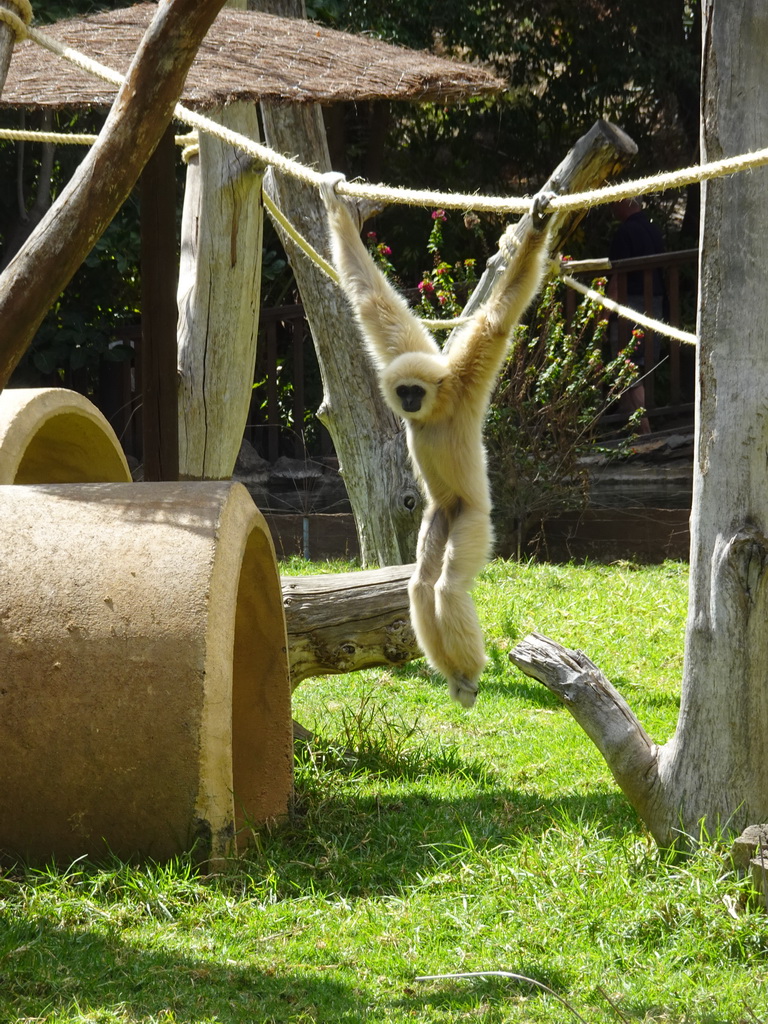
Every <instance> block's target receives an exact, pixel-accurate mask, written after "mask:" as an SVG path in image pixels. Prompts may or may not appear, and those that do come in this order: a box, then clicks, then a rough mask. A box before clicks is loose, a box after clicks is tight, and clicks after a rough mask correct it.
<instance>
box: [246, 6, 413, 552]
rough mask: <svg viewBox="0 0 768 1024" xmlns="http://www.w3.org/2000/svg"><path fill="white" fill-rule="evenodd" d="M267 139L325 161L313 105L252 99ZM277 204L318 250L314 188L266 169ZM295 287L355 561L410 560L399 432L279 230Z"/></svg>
mask: <svg viewBox="0 0 768 1024" xmlns="http://www.w3.org/2000/svg"><path fill="white" fill-rule="evenodd" d="M250 6H251V7H252V8H255V9H257V10H261V11H267V12H268V13H271V14H279V15H283V16H287V17H302V16H303V15H304V5H303V3H302V0H259V2H257V3H253V2H252V3H251V4H250ZM261 110H262V117H263V121H264V134H265V137H266V141H267V144H268V145H269V146H271V147H272V148H273V149H276V150H278V151H279V152H281V153H288V154H290V155H292V156H297V158H298V159H299V160H300V161H301V162H302V163H305V164H309V165H310V166H314V167H316V168H317V169H318V170H321V171H323V170H325V171H328V170H330V169H331V163H330V157H329V155H328V143H327V139H326V133H325V125H324V123H323V114H322V109H321V107H320V106H319V105H316V104H304V103H302V104H297V103H290V104H289V103H262V104H261ZM266 185H267V188H268V190H269V193H270V195H271V196H272V198H273V199H274V201H275V203H276V204H277V206H278V207H279V208H280V209H281V210H282V212H283V213H284V214H285V215H286V217H287V218H288V219H289V220H290V221H291V223H292V224H294V225H295V226H296V227H297V228H298V230H299V231H300V232H301V233H302V234H303V235H304V237H305V238H307V239H308V240H309V241H310V242H311V243H312V245H313V246H314V247H315V248H316V249H317V250H318V251H320V252H324V251H326V250H327V229H326V217H325V208H324V207H323V203H322V201H321V199H320V195H319V193H318V191H317V189H316V188H312V187H311V186H308V185H305V184H303V183H302V182H299V181H296V180H295V179H293V178H288V177H287V176H285V175H282V174H274V173H273V172H272V171H270V172H269V174H268V175H267V180H266ZM283 244H284V245H285V249H286V252H287V254H288V258H289V260H290V262H291V266H292V268H293V272H294V274H295V276H296V282H297V284H298V287H299V292H300V294H301V299H302V302H303V304H304V309H305V311H306V314H307V319H308V320H309V324H310V328H311V330H312V338H313V340H314V344H315V350H316V352H317V358H318V362H319V364H320V374H321V376H322V381H323V402H322V405H321V407H320V409H319V410H318V417H319V418H320V420H322V422H323V423H324V424H325V426H326V427H327V428H328V430H329V432H330V434H331V437H332V438H333V443H334V447H335V449H336V454H337V455H338V457H339V463H340V468H341V472H342V474H343V476H344V482H345V484H346V486H347V493H348V494H349V500H350V502H351V504H352V508H353V511H354V513H355V523H356V525H357V533H358V539H359V542H360V553H361V558H362V560H363V563H364V564H365V565H370V564H372V563H378V564H379V565H396V564H400V563H402V562H410V561H411V560H412V559H413V557H414V553H415V550H416V535H417V533H418V527H419V522H420V519H421V508H422V501H421V495H420V493H419V490H418V487H417V485H416V482H415V480H414V478H413V474H412V472H411V469H410V466H409V464H408V454H407V451H406V446H405V434H404V431H403V428H402V425H401V424H400V422H399V420H398V419H397V417H395V416H394V415H393V413H392V412H391V411H390V410H389V409H388V408H387V406H386V405H385V404H384V401H383V399H382V397H381V393H380V392H379V388H378V384H377V382H376V376H375V373H374V371H373V369H372V368H371V365H370V363H369V361H368V356H367V354H366V352H365V349H364V346H363V341H362V339H361V337H360V332H359V330H358V327H357V324H356V322H355V320H354V317H353V316H352V313H351V310H350V308H349V306H348V304H347V302H346V300H345V298H344V296H343V295H342V293H341V291H340V290H339V289H338V288H337V287H336V285H335V284H333V282H331V281H329V280H328V278H327V277H326V276H325V274H323V272H322V271H321V270H319V269H318V267H316V266H315V265H314V263H311V262H310V261H309V260H308V259H307V257H306V256H305V255H304V254H303V253H302V252H301V251H300V250H299V248H298V247H297V246H296V245H295V243H293V242H292V241H291V240H290V238H287V237H284V236H283Z"/></svg>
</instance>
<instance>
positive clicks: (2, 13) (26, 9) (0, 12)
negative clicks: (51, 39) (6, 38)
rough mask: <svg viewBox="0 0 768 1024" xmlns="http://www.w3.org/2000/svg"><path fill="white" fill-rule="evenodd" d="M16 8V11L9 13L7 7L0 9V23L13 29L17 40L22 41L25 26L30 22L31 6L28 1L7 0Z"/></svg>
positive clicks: (25, 32) (25, 33) (25, 29)
mask: <svg viewBox="0 0 768 1024" xmlns="http://www.w3.org/2000/svg"><path fill="white" fill-rule="evenodd" d="M9 2H10V3H11V4H13V5H14V6H15V7H16V10H17V11H18V12H19V13H18V14H17V13H16V11H9V10H8V8H7V7H0V21H4V22H5V24H6V25H8V26H9V27H10V28H12V29H13V32H14V35H15V36H16V38H17V39H23V38H24V36H26V35H27V26H28V25H29V23H30V21H32V4H31V3H30V2H29V0H9Z"/></svg>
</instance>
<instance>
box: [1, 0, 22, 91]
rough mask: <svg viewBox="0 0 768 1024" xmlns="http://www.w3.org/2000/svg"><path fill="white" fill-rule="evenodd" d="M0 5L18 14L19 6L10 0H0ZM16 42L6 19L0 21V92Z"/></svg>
mask: <svg viewBox="0 0 768 1024" xmlns="http://www.w3.org/2000/svg"><path fill="white" fill-rule="evenodd" d="M0 7H4V8H5V9H6V10H7V11H10V12H11V14H15V15H16V16H17V17H18V16H19V8H18V6H17V5H16V4H15V3H12V2H11V0H0ZM15 42H16V33H15V32H14V30H13V28H12V27H11V25H10V24H9V23H8V22H7V21H0V93H2V91H3V86H4V85H5V79H6V77H7V75H8V68H9V67H10V65H11V57H12V56H13V44H14V43H15Z"/></svg>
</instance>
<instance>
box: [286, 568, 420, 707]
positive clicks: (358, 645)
mask: <svg viewBox="0 0 768 1024" xmlns="http://www.w3.org/2000/svg"><path fill="white" fill-rule="evenodd" d="M412 572H413V566H412V565H397V566H392V567H390V568H386V569H374V570H371V571H369V572H344V573H331V574H328V575H323V576H289V577H284V578H283V581H282V587H283V605H284V607H285V618H286V624H287V627H288V657H289V662H290V667H291V687H292V688H293V689H296V687H297V686H298V684H299V683H300V682H301V681H302V679H306V678H307V677H308V676H324V675H335V674H338V673H341V672H355V671H357V670H358V669H361V668H370V667H372V666H373V665H387V666H392V665H403V664H405V662H407V661H410V660H411V659H412V658H418V657H420V656H421V655H420V652H419V649H418V647H417V646H416V639H415V637H414V635H413V630H412V628H411V621H410V615H409V611H408V580H409V578H410V576H411V573H412Z"/></svg>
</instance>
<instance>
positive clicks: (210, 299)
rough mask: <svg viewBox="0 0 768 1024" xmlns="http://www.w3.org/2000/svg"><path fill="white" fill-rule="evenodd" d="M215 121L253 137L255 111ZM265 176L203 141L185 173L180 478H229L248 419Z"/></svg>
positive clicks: (244, 109) (236, 111) (227, 111)
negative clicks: (262, 187)
mask: <svg viewBox="0 0 768 1024" xmlns="http://www.w3.org/2000/svg"><path fill="white" fill-rule="evenodd" d="M215 116H216V120H218V121H220V122H221V123H222V124H225V125H226V126H227V127H228V128H232V129H233V130H234V131H237V132H240V133H241V134H243V135H247V136H250V137H251V138H258V135H259V125H258V115H257V110H256V107H255V105H254V104H251V103H233V104H231V105H230V106H228V107H226V108H224V109H222V110H219V111H217V112H216V115H215ZM261 184H262V171H261V169H255V168H254V166H253V161H252V159H251V157H249V156H247V155H246V154H245V153H243V152H242V151H241V150H238V149H234V148H233V147H232V146H228V145H227V144H226V143H223V142H221V141H220V140H219V139H216V138H214V137H213V136H212V135H208V134H205V133H201V135H200V151H199V156H193V157H192V158H191V159H190V161H189V164H188V166H187V182H186V190H185V193H184V211H183V215H182V230H181V265H180V271H179V290H178V306H179V324H178V360H179V476H180V478H181V479H183V480H220V479H226V478H228V477H230V476H231V475H232V470H233V469H234V466H235V460H236V458H237V453H238V451H239V450H240V444H241V442H242V439H243V431H244V429H245V425H246V422H247V419H248V409H249V406H250V401H251V391H252V385H253V369H254V365H255V362H256V342H257V338H258V331H259V297H260V291H261V250H262V234H263V230H262V229H263V208H262V204H261Z"/></svg>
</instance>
